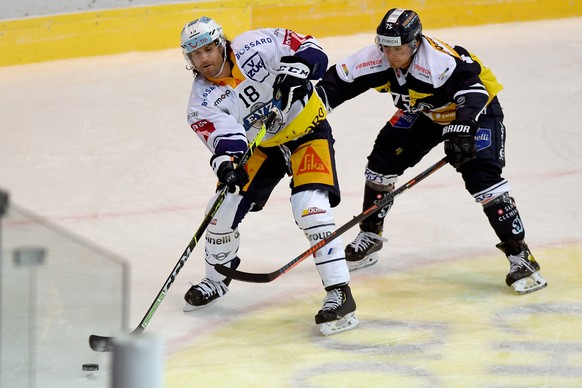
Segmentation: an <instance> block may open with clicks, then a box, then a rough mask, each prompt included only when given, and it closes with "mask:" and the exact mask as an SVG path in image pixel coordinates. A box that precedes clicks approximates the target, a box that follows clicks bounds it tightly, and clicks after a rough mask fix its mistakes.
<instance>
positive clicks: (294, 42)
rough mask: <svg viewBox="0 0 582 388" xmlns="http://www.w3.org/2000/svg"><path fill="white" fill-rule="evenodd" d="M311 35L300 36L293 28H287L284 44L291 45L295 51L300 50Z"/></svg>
mask: <svg viewBox="0 0 582 388" xmlns="http://www.w3.org/2000/svg"><path fill="white" fill-rule="evenodd" d="M309 38H311V36H309V35H308V36H306V37H305V38H302V37H300V36H299V35H297V34H296V33H295V32H293V31H291V30H285V38H284V39H283V44H284V45H287V46H290V47H291V49H292V50H293V51H297V50H299V46H301V44H302V43H303V42H305V41H306V40H307V39H309Z"/></svg>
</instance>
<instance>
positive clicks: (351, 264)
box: [346, 252, 378, 272]
mask: <svg viewBox="0 0 582 388" xmlns="http://www.w3.org/2000/svg"><path fill="white" fill-rule="evenodd" d="M377 262H378V252H374V253H371V254H369V255H368V256H366V257H364V258H363V259H362V260H358V261H347V260H346V263H348V270H349V271H350V272H353V271H357V270H359V269H362V268H367V267H370V266H372V265H374V264H376V263H377Z"/></svg>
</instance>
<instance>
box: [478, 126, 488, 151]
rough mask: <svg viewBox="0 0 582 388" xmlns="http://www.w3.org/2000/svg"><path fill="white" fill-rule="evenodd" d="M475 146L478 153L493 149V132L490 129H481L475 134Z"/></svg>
mask: <svg viewBox="0 0 582 388" xmlns="http://www.w3.org/2000/svg"><path fill="white" fill-rule="evenodd" d="M475 144H476V146H477V151H481V150H483V149H485V148H489V147H491V130H490V129H489V128H479V130H478V131H477V133H476V134H475Z"/></svg>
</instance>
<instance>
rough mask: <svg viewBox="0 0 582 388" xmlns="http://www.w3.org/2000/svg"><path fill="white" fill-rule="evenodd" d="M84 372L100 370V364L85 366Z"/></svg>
mask: <svg viewBox="0 0 582 388" xmlns="http://www.w3.org/2000/svg"><path fill="white" fill-rule="evenodd" d="M83 370H86V371H93V370H99V364H83Z"/></svg>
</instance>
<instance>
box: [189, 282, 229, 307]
mask: <svg viewBox="0 0 582 388" xmlns="http://www.w3.org/2000/svg"><path fill="white" fill-rule="evenodd" d="M229 284H230V279H224V280H223V281H215V280H211V279H208V278H204V279H202V281H201V282H200V283H198V284H194V285H193V286H192V287H190V289H189V290H188V291H187V292H186V295H184V300H185V301H186V303H185V304H184V309H183V310H184V312H188V311H194V310H198V309H201V308H202V307H206V306H210V305H212V304H214V303H216V301H217V300H218V298H220V297H221V296H224V294H226V293H227V292H228V285H229Z"/></svg>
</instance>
